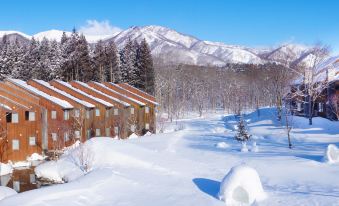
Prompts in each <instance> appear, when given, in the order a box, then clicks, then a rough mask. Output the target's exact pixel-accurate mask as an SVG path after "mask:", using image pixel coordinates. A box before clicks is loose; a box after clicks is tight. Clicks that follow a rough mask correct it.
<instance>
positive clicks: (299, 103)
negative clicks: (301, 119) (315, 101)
mask: <svg viewBox="0 0 339 206" xmlns="http://www.w3.org/2000/svg"><path fill="white" fill-rule="evenodd" d="M297 111H298V112H300V111H301V102H298V103H297Z"/></svg>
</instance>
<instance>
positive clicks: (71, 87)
mask: <svg viewBox="0 0 339 206" xmlns="http://www.w3.org/2000/svg"><path fill="white" fill-rule="evenodd" d="M54 81H56V82H58V83H60V84H62V85H63V86H65V87H67V88H69V89H71V90H73V91H75V92H77V93H79V94H81V95H84V96H86V97H88V98H90V99H92V100H93V101H96V102H98V103H100V104H102V105H105V107H113V104H111V103H109V102H106V101H104V100H102V99H99V98H96V97H94V96H92V95H90V94H87V93H86V92H83V91H81V90H80V89H77V88H75V87H73V86H72V85H71V84H69V83H68V82H64V81H61V80H54Z"/></svg>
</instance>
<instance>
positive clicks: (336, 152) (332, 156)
mask: <svg viewBox="0 0 339 206" xmlns="http://www.w3.org/2000/svg"><path fill="white" fill-rule="evenodd" d="M324 159H325V161H326V162H328V163H330V164H334V163H339V149H338V147H337V146H335V145H334V144H329V145H328V146H327V149H326V153H325V158H324Z"/></svg>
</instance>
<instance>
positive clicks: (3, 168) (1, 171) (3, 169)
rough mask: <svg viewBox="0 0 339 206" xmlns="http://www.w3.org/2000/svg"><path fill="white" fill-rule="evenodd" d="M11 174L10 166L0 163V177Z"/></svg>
mask: <svg viewBox="0 0 339 206" xmlns="http://www.w3.org/2000/svg"><path fill="white" fill-rule="evenodd" d="M12 172H13V168H12V166H11V165H10V164H4V163H1V162H0V176H2V175H8V174H11V173H12Z"/></svg>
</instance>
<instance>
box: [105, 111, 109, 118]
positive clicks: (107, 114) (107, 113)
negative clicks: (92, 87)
mask: <svg viewBox="0 0 339 206" xmlns="http://www.w3.org/2000/svg"><path fill="white" fill-rule="evenodd" d="M105 115H106V117H109V110H108V109H106V113H105Z"/></svg>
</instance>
